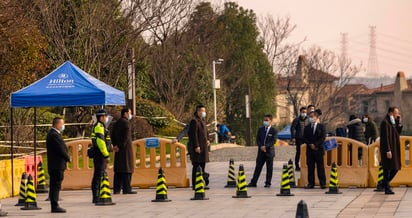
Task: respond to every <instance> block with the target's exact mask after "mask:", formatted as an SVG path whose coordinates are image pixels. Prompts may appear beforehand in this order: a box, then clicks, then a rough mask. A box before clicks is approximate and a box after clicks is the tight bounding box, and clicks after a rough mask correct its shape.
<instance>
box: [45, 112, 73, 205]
mask: <svg viewBox="0 0 412 218" xmlns="http://www.w3.org/2000/svg"><path fill="white" fill-rule="evenodd" d="M63 130H64V120H63V119H62V118H59V117H56V118H54V119H53V126H52V128H51V129H50V131H49V133H48V134H47V139H46V147H47V163H48V164H47V165H48V170H49V175H50V192H49V199H50V204H51V212H52V213H65V212H66V210H65V209H63V208H61V207H60V206H59V203H58V200H59V192H60V189H61V184H62V181H63V178H64V170H65V169H66V163H67V162H69V161H70V157H69V154H68V151H67V147H66V144H65V143H64V141H63V138H62V136H61V132H62V131H63Z"/></svg>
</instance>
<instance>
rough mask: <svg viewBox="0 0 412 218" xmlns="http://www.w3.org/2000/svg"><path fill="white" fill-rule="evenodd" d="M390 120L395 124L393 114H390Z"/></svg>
mask: <svg viewBox="0 0 412 218" xmlns="http://www.w3.org/2000/svg"><path fill="white" fill-rule="evenodd" d="M389 120H390V121H391V123H392V124H395V118H394V117H393V115H389Z"/></svg>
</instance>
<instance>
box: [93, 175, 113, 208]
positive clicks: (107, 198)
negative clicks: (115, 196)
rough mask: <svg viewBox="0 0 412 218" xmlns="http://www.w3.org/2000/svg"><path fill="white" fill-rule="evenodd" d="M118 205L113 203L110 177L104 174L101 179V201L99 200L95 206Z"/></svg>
mask: <svg viewBox="0 0 412 218" xmlns="http://www.w3.org/2000/svg"><path fill="white" fill-rule="evenodd" d="M114 204H116V203H113V202H112V195H111V193H110V183H109V177H108V176H107V173H106V172H104V174H103V176H102V178H101V179H100V192H99V199H98V200H97V202H96V204H95V205H98V206H103V205H114Z"/></svg>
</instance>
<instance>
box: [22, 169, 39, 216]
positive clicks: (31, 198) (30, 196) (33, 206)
mask: <svg viewBox="0 0 412 218" xmlns="http://www.w3.org/2000/svg"><path fill="white" fill-rule="evenodd" d="M26 187H27V191H26V201H25V202H24V207H23V208H20V209H22V210H40V209H41V208H40V207H37V197H36V190H35V189H34V181H33V177H32V176H31V175H30V174H29V177H28V178H27V186H26Z"/></svg>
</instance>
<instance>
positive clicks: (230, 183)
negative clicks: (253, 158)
mask: <svg viewBox="0 0 412 218" xmlns="http://www.w3.org/2000/svg"><path fill="white" fill-rule="evenodd" d="M225 188H236V178H235V162H234V160H233V159H230V161H229V172H228V175H227V184H226V186H225Z"/></svg>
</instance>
